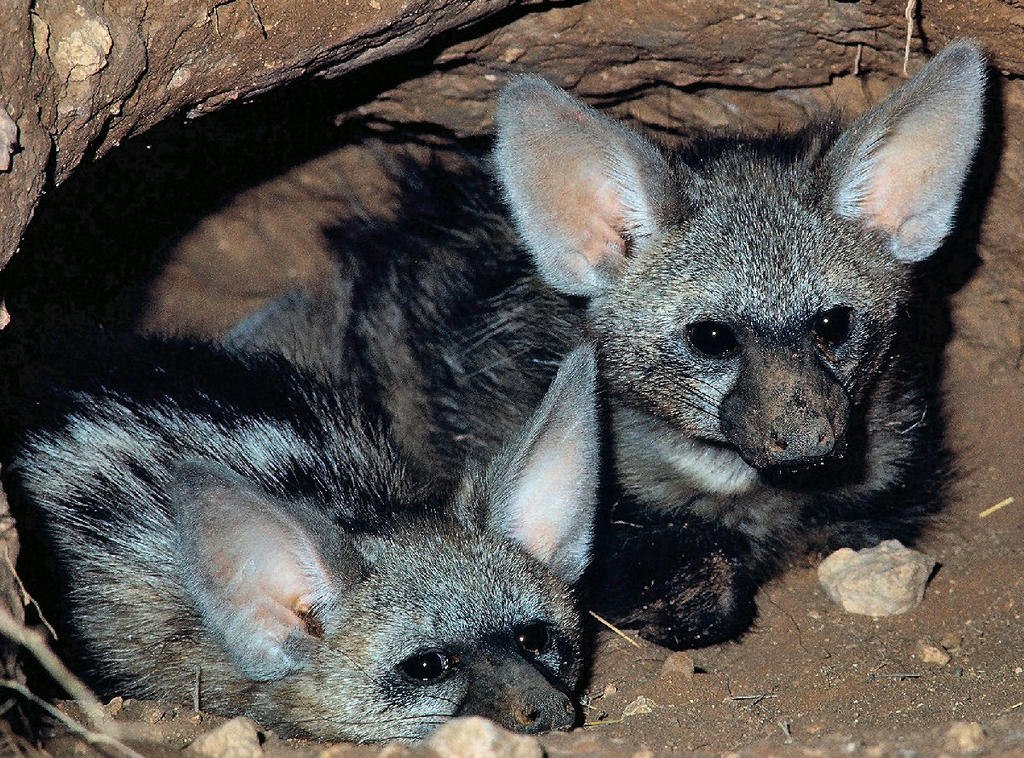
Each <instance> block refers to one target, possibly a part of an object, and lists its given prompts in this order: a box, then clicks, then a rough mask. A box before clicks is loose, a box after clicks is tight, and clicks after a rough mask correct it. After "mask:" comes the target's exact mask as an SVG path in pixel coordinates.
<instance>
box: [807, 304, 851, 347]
mask: <svg viewBox="0 0 1024 758" xmlns="http://www.w3.org/2000/svg"><path fill="white" fill-rule="evenodd" d="M852 325H853V309H852V308H850V307H848V306H845V305H839V306H836V307H835V308H829V309H828V310H827V311H822V312H821V313H819V314H818V315H817V317H815V319H814V324H813V325H812V326H811V331H813V332H814V336H815V337H816V338H817V340H818V344H819V345H821V347H822V349H824V350H834V349H835V348H837V347H839V346H840V345H842V344H843V343H844V342H846V340H848V339H849V338H850V327H851V326H852Z"/></svg>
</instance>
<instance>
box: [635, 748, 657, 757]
mask: <svg viewBox="0 0 1024 758" xmlns="http://www.w3.org/2000/svg"><path fill="white" fill-rule="evenodd" d="M633 758H654V751H653V750H648V749H647V748H642V749H640V750H637V751H636V752H635V753H633Z"/></svg>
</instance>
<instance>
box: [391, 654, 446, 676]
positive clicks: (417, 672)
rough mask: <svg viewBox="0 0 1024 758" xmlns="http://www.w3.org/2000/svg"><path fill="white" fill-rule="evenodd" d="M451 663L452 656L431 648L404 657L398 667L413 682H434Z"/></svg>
mask: <svg viewBox="0 0 1024 758" xmlns="http://www.w3.org/2000/svg"><path fill="white" fill-rule="evenodd" d="M452 663H453V660H452V658H450V657H449V656H447V655H445V654H444V653H442V652H441V651H439V650H431V651H429V652H426V653H420V654H419V655H413V656H410V657H408V658H406V659H405V660H404V661H402V662H401V663H400V664H399V668H400V669H402V673H404V674H405V675H406V676H407V677H409V678H410V679H412V680H413V681H415V682H436V681H437V680H438V679H440V678H442V677H443V676H444V675H445V674H447V673H448V671H449V670H450V669H451V667H452Z"/></svg>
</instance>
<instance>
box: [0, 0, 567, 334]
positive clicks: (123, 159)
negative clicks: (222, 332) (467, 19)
mask: <svg viewBox="0 0 1024 758" xmlns="http://www.w3.org/2000/svg"><path fill="white" fill-rule="evenodd" d="M565 4H566V3H542V4H538V5H534V6H531V7H530V8H528V9H523V8H520V7H512V8H509V9H507V10H505V11H503V12H500V13H497V14H495V15H493V16H490V17H488V18H486V19H484V20H482V21H480V22H478V23H476V24H473V25H471V26H469V27H466V28H463V29H459V30H454V31H450V32H448V33H445V34H442V35H440V36H438V37H437V38H435V39H434V40H432V41H431V42H430V43H429V44H427V45H425V46H424V47H422V48H421V49H419V50H416V51H414V52H412V53H409V54H406V55H402V56H399V57H396V58H392V59H388V60H384V61H380V62H377V63H374V64H370V65H368V66H365V67H363V68H361V69H359V70H358V71H356V72H353V73H351V74H349V75H346V76H343V77H339V78H337V79H331V80H325V79H318V78H313V77H306V78H303V79H300V80H297V81H295V82H292V83H290V84H287V85H284V86H282V87H280V88H278V89H277V90H275V91H273V92H270V93H267V94H266V95H262V96H260V97H258V98H256V99H254V100H252V101H249V102H239V103H235V104H232V105H230V106H227V107H225V108H224V109H222V110H220V111H217V112H216V113H213V114H210V115H208V116H204V117H202V118H199V119H196V120H194V121H190V120H188V119H186V118H184V117H177V118H172V119H167V120H166V121H165V122H163V123H161V124H159V125H157V126H155V127H153V128H152V129H150V130H149V131H147V132H146V133H144V134H142V135H140V136H138V137H135V138H133V139H131V140H128V141H126V142H125V143H124V144H122V145H120V146H119V147H117V148H115V149H113V150H111V151H110V152H109V153H107V154H106V155H105V156H104V157H103V158H101V159H99V160H97V161H95V162H88V159H86V162H84V163H83V164H82V165H81V166H79V168H78V169H76V170H75V172H74V173H73V174H72V176H71V177H70V178H69V179H68V180H67V181H66V182H64V183H63V184H62V185H61V186H59V187H56V188H51V189H50V190H49V191H48V192H47V193H46V194H45V195H44V196H43V197H42V198H41V200H40V203H39V207H38V208H37V210H36V213H35V216H34V218H33V220H32V223H31V224H30V225H29V227H28V229H27V231H26V234H25V237H24V239H23V241H22V244H21V248H20V250H19V252H18V254H17V255H15V256H14V258H13V259H12V261H11V262H10V264H9V265H8V266H7V267H6V268H5V269H4V270H3V271H2V272H0V293H2V294H3V296H4V297H5V298H6V303H7V307H8V310H9V311H10V312H11V314H12V316H13V317H14V318H16V319H18V320H20V321H22V322H23V324H24V325H25V327H26V328H33V327H35V326H42V327H45V326H47V325H49V324H52V323H53V321H54V320H55V319H58V318H59V319H64V318H67V319H70V320H74V321H80V322H83V323H100V324H103V325H105V326H109V327H112V328H127V327H130V326H131V325H132V324H133V322H134V321H135V319H136V318H137V316H138V314H139V311H140V308H141V306H142V304H143V297H144V294H145V290H146V285H147V284H148V282H149V281H150V280H151V279H152V277H153V276H154V275H155V274H156V272H158V271H159V270H160V269H161V267H162V265H163V264H164V263H165V261H166V258H167V253H168V251H169V250H170V249H171V247H172V246H173V244H174V243H175V241H176V240H178V239H179V238H180V237H181V236H182V235H183V234H185V233H186V232H187V231H188V230H189V229H190V228H191V227H192V226H193V225H194V224H195V223H196V222H197V221H199V220H200V219H201V218H203V217H205V216H206V215H209V214H211V213H213V212H214V211H216V210H217V209H218V208H220V207H221V206H223V205H224V203H226V202H227V201H228V200H230V199H231V198H232V197H233V196H235V195H236V194H238V193H239V192H242V191H243V190H245V189H247V188H249V187H252V186H254V185H256V184H259V183H261V182H264V181H266V180H268V179H270V178H272V177H274V176H277V175H279V174H281V173H282V172H284V171H286V170H288V169H290V168H292V167H294V166H296V165H298V164H300V163H303V162H305V161H308V160H311V159H313V158H316V157H317V156H320V155H322V154H324V153H326V152H328V151H330V150H332V149H335V148H337V147H339V146H341V145H343V144H346V143H348V142H351V141H353V140H357V139H359V138H360V137H361V136H365V134H366V131H367V130H368V129H372V126H368V125H367V124H365V123H362V122H358V121H356V120H353V122H352V123H350V124H349V123H346V124H344V125H342V126H340V127H339V126H337V125H336V117H337V116H338V114H339V113H344V112H348V111H351V110H353V109H355V108H357V107H358V106H360V105H362V104H364V103H367V102H369V101H371V100H373V99H374V98H375V97H376V96H378V95H379V94H380V93H381V92H384V91H387V90H389V89H391V88H393V87H395V86H397V85H399V84H400V83H402V82H404V81H406V80H409V79H415V78H417V77H419V76H422V75H423V74H425V73H427V72H428V71H431V70H434V69H436V68H437V66H436V65H435V63H434V61H435V59H436V58H437V56H438V54H439V53H440V52H441V51H442V50H444V49H445V48H447V47H449V46H450V45H452V44H454V43H456V42H459V41H462V40H467V39H473V38H474V37H477V36H480V35H482V34H486V33H488V32H490V31H493V30H494V29H497V28H500V27H501V26H504V25H506V24H508V23H510V22H511V21H513V20H514V19H516V18H519V17H521V16H524V15H527V14H532V13H539V12H543V11H545V10H547V9H549V8H550V7H553V6H555V5H565ZM435 128H436V127H435ZM441 131H443V130H441Z"/></svg>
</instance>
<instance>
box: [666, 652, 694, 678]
mask: <svg viewBox="0 0 1024 758" xmlns="http://www.w3.org/2000/svg"><path fill="white" fill-rule="evenodd" d="M695 668H696V667H695V666H694V663H693V658H692V657H691V656H690V654H689V653H686V652H683V651H682V650H680V651H678V652H675V653H672V654H671V655H670V656H669V657H668V658H666V659H665V662H664V663H663V664H661V674H660V676H661V678H662V679H693V672H694V669H695Z"/></svg>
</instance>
